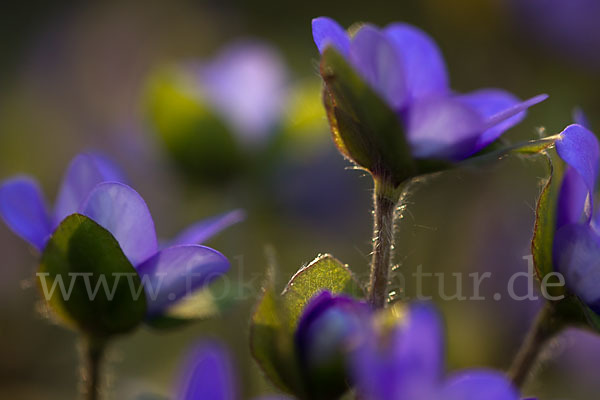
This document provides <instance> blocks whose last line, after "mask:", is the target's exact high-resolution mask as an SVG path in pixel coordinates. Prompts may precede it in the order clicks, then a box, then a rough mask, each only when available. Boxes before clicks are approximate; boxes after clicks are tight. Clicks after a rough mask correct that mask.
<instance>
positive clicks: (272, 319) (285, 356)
mask: <svg viewBox="0 0 600 400" xmlns="http://www.w3.org/2000/svg"><path fill="white" fill-rule="evenodd" d="M322 290H329V291H331V292H332V293H344V294H348V295H351V296H354V297H359V298H361V297H364V292H363V290H362V288H361V287H360V285H359V283H358V282H357V280H356V279H355V277H354V276H353V274H352V272H351V271H350V269H349V268H348V267H347V266H346V265H344V264H342V263H341V262H340V261H338V260H337V259H335V258H334V257H333V256H331V255H329V254H325V255H321V256H319V257H317V258H316V259H315V260H314V261H312V262H311V263H310V264H308V265H307V266H305V267H302V268H301V269H300V270H299V271H298V272H297V273H296V274H295V275H294V276H293V277H292V279H291V280H290V282H289V283H288V284H287V286H286V288H285V290H284V291H283V293H282V295H277V294H276V292H275V289H274V283H273V274H270V279H269V280H268V282H267V284H266V286H265V289H264V294H263V296H262V298H261V299H260V301H259V302H258V305H257V306H256V309H255V311H254V314H253V315H252V321H251V325H250V349H251V352H252V355H253V357H254V359H255V360H256V361H257V362H258V364H259V365H260V366H261V368H262V370H263V371H264V372H265V374H266V376H267V377H268V378H269V379H270V380H271V382H273V383H274V384H275V385H276V386H277V387H279V388H280V389H282V390H284V391H286V392H288V393H291V394H294V395H295V396H297V397H298V398H301V399H308V398H310V396H308V394H307V393H306V392H305V390H306V389H305V388H306V387H307V385H306V384H305V382H303V377H302V375H301V374H300V372H299V367H298V365H299V363H298V360H297V358H296V351H295V347H294V332H295V328H296V325H297V324H298V319H299V317H300V316H301V314H302V310H303V309H304V307H305V306H306V304H307V303H308V301H309V300H310V299H311V298H312V297H313V296H314V295H316V294H318V293H319V292H321V291H322Z"/></svg>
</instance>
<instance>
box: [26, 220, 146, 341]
mask: <svg viewBox="0 0 600 400" xmlns="http://www.w3.org/2000/svg"><path fill="white" fill-rule="evenodd" d="M38 276H39V280H38V283H39V286H40V289H41V291H42V296H44V297H45V298H46V299H47V300H48V303H49V304H50V306H51V308H52V309H53V310H54V311H55V312H56V314H57V315H58V316H59V317H61V318H62V320H63V321H64V322H66V323H67V324H68V325H70V326H73V327H75V328H77V329H80V330H83V331H84V332H86V333H88V334H90V335H93V336H108V335H112V334H117V333H124V332H127V331H130V330H132V329H134V328H135V327H136V326H138V325H139V324H140V322H141V321H142V320H143V318H144V316H145V313H146V297H145V293H144V290H143V287H142V283H141V280H140V278H139V276H138V274H137V272H136V270H135V269H134V268H133V266H132V265H131V263H130V262H129V260H128V259H127V257H126V256H125V254H123V251H122V250H121V247H120V246H119V243H118V242H117V241H116V239H115V238H114V237H113V236H112V235H111V233H110V232H108V231H107V230H106V229H104V228H102V227H101V226H100V225H98V224H97V223H96V222H94V221H92V220H91V219H89V218H87V217H85V216H83V215H79V214H74V215H71V216H69V217H67V218H66V219H65V220H64V221H63V222H62V223H61V224H60V225H59V227H58V228H57V230H56V232H55V233H54V234H53V235H52V237H51V238H50V240H49V242H48V244H47V246H46V248H45V250H44V252H43V254H42V261H41V265H40V269H39V274H38Z"/></svg>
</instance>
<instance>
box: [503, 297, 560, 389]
mask: <svg viewBox="0 0 600 400" xmlns="http://www.w3.org/2000/svg"><path fill="white" fill-rule="evenodd" d="M561 328H562V324H561V323H560V319H559V316H558V312H557V306H556V304H555V303H552V302H549V303H547V304H546V305H545V306H544V308H543V309H542V310H541V311H540V313H539V314H538V316H537V318H536V320H535V322H534V323H533V325H532V326H531V329H530V330H529V333H528V334H527V337H526V338H525V341H524V342H523V344H522V345H521V348H520V349H519V352H518V353H517V355H516V357H515V359H514V360H513V363H512V365H511V367H510V370H509V372H508V375H509V376H510V378H511V380H512V382H513V383H514V385H515V386H516V387H519V388H520V387H522V386H523V385H524V384H525V383H526V381H527V378H529V376H530V374H531V370H532V368H533V366H534V365H535V362H536V361H537V359H538V357H539V355H540V353H541V351H542V350H543V348H544V346H545V344H546V343H547V342H548V341H549V340H550V339H552V337H554V335H556V334H557V333H558V332H560V330H561Z"/></svg>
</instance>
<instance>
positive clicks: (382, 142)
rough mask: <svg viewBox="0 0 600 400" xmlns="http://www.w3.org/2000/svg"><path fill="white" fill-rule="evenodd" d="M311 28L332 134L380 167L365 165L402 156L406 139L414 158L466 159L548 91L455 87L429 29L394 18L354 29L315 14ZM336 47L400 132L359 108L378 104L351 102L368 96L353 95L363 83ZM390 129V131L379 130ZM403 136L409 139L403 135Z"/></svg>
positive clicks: (362, 160) (358, 158) (353, 154)
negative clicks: (526, 95)
mask: <svg viewBox="0 0 600 400" xmlns="http://www.w3.org/2000/svg"><path fill="white" fill-rule="evenodd" d="M312 31H313V38H314V41H315V43H316V45H317V47H318V49H319V51H320V52H321V54H322V55H323V60H322V65H321V68H322V70H321V73H322V75H323V78H324V80H325V84H326V92H328V95H326V99H325V100H326V101H325V103H326V107H328V108H329V114H330V122H331V121H332V119H333V123H332V130H333V131H334V138H336V135H337V136H338V137H337V138H336V143H337V144H338V147H340V150H342V153H344V154H346V155H347V156H349V157H350V158H352V159H354V161H355V162H357V163H358V164H359V165H361V166H363V167H365V168H367V169H370V170H372V169H373V168H378V167H379V168H381V166H378V165H365V164H372V163H374V162H375V161H373V159H374V158H377V157H379V158H383V160H378V161H377V162H379V163H382V162H383V163H384V164H385V163H386V162H387V163H390V164H391V163H393V161H389V160H387V161H386V157H387V158H388V159H392V158H393V157H394V154H393V153H390V155H389V156H386V155H385V154H386V151H392V152H393V151H396V157H401V156H402V153H401V148H402V147H403V146H404V140H405V142H406V143H407V145H408V153H410V156H412V157H413V158H416V159H438V160H446V161H460V160H464V159H466V158H467V157H469V156H471V155H473V154H475V153H477V152H478V151H480V150H482V149H483V148H484V147H486V146H488V145H489V144H490V143H492V142H493V141H494V140H496V139H497V138H498V137H500V135H502V133H504V132H505V131H506V130H507V129H509V128H511V127H512V126H514V125H516V124H517V123H519V122H520V121H521V120H522V119H523V118H524V116H525V110H526V109H527V108H529V107H530V106H532V105H534V104H537V103H539V102H541V101H543V100H544V99H545V98H546V97H547V96H546V95H540V96H536V97H533V98H531V99H529V100H526V101H520V100H519V99H518V98H517V97H515V96H514V95H512V94H511V93H509V92H507V91H504V90H501V89H480V90H477V91H474V92H471V93H467V94H460V93H457V92H455V91H453V90H451V89H450V86H449V80H448V73H447V70H446V66H445V64H444V60H443V58H442V54H441V52H440V50H439V48H438V47H437V45H436V44H435V42H434V41H433V40H432V39H431V38H430V37H429V36H428V35H427V34H425V33H424V32H423V31H421V30H420V29H418V28H416V27H413V26H411V25H408V24H403V23H393V24H391V25H388V26H387V27H385V28H383V29H379V28H377V27H375V26H372V25H368V24H367V25H363V26H361V27H360V28H359V29H358V30H357V31H356V32H355V33H353V34H352V35H350V34H348V33H347V32H346V31H345V30H344V29H343V28H342V27H340V25H338V24H337V23H336V22H335V21H333V20H332V19H330V18H327V17H320V18H316V19H314V20H313V22H312ZM331 50H334V51H335V52H337V53H338V54H339V55H341V56H342V57H343V59H344V60H345V61H346V62H347V63H348V64H349V65H351V67H352V68H353V70H354V71H356V73H358V75H359V76H360V78H361V79H362V80H363V81H365V82H367V83H368V85H369V87H370V88H371V89H372V90H373V91H374V92H375V93H376V94H377V95H378V96H379V97H380V98H381V99H382V100H383V101H384V102H385V104H387V106H388V107H389V109H390V110H391V111H392V112H393V113H394V114H395V115H396V119H397V122H398V123H399V124H400V131H397V130H396V131H394V132H393V133H392V132H391V131H392V130H394V129H395V128H391V127H390V124H389V121H388V120H387V119H386V120H385V121H386V123H385V124H383V123H382V122H381V121H382V119H381V118H383V117H381V115H383V114H381V111H380V110H376V109H373V108H371V109H369V111H364V114H361V113H362V112H363V111H361V109H363V110H364V109H368V108H369V107H373V106H372V105H369V104H363V103H360V105H359V104H350V103H352V102H353V101H356V102H360V101H361V100H360V98H361V97H363V98H366V97H365V93H364V91H361V90H359V89H356V90H355V93H356V97H357V98H358V99H356V98H352V97H351V96H350V95H349V94H351V91H350V90H347V89H348V88H350V89H351V88H352V85H354V87H355V88H359V86H356V85H357V83H356V82H354V81H353V79H352V78H350V77H348V76H347V74H346V73H345V72H343V71H342V69H341V67H340V64H339V62H338V61H336V60H335V57H334V55H332V54H330V55H329V56H328V55H327V53H328V52H331ZM325 59H327V60H325ZM341 85H346V86H347V88H343V87H341ZM328 96H329V98H328ZM365 101H366V100H365ZM328 103H329V104H328ZM371 103H372V101H371ZM367 112H368V114H367ZM377 118H380V119H377ZM385 129H387V130H390V133H387V134H386V133H382V132H380V130H385ZM336 131H337V132H336ZM356 132H359V133H358V134H357V133H356ZM386 135H387V136H386ZM402 135H404V137H405V139H404V140H403V139H402V138H399V137H398V136H402ZM370 146H371V147H373V148H369V147H370ZM384 167H387V165H384ZM388 168H389V167H388ZM392 169H393V168H392Z"/></svg>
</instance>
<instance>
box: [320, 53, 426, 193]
mask: <svg viewBox="0 0 600 400" xmlns="http://www.w3.org/2000/svg"><path fill="white" fill-rule="evenodd" d="M321 76H322V77H323V81H324V82H325V88H324V91H323V101H324V104H325V109H326V112H327V116H328V119H329V125H330V128H331V132H332V134H333V140H334V142H335V144H336V146H337V147H338V149H339V151H340V152H341V153H342V154H343V155H344V156H346V157H347V158H349V159H350V160H352V161H354V162H355V163H356V164H358V165H359V166H360V167H362V168H364V169H366V170H368V171H369V172H371V174H372V175H373V176H375V177H379V178H382V177H384V178H385V179H386V180H390V181H391V183H392V184H393V185H394V186H397V185H400V184H401V183H402V182H403V181H404V180H406V179H407V178H409V177H411V176H413V175H414V173H415V171H416V170H415V161H414V160H413V158H412V155H411V153H410V147H409V145H408V143H407V141H406V138H405V136H404V129H403V127H402V125H401V124H400V121H399V120H398V116H397V115H396V113H395V112H394V111H393V110H392V109H390V108H389V106H388V105H387V104H386V103H385V101H384V100H383V99H381V97H379V96H378V95H377V94H376V93H375V92H374V91H373V90H372V89H371V88H370V87H369V85H368V84H367V83H366V82H365V81H364V80H363V79H362V78H361V77H360V76H359V75H358V74H357V73H356V72H355V71H354V69H353V68H352V67H351V66H350V65H349V64H348V62H347V61H346V60H345V59H344V57H343V56H342V55H341V54H339V53H338V52H337V51H336V50H334V49H333V48H332V47H329V48H327V49H326V50H325V52H323V56H322V58H321Z"/></svg>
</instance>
